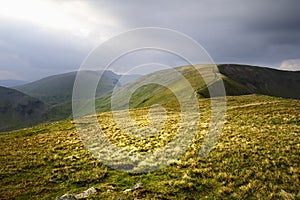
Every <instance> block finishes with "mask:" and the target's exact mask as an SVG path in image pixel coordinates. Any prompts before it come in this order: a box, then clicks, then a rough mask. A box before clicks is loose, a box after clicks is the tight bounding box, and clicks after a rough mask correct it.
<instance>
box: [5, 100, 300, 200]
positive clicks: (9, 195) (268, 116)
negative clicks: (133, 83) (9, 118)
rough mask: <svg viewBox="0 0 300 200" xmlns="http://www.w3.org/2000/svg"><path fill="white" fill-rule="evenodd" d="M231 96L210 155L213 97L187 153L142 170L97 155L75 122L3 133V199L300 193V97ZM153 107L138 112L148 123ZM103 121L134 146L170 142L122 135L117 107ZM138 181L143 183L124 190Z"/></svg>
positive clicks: (121, 141) (118, 139) (113, 135)
mask: <svg viewBox="0 0 300 200" xmlns="http://www.w3.org/2000/svg"><path fill="white" fill-rule="evenodd" d="M227 100H228V107H227V117H226V123H225V127H224V128H223V131H222V134H221V137H220V139H219V142H218V144H217V145H216V146H215V148H214V149H213V150H212V151H211V152H210V154H208V155H207V156H206V157H204V158H199V157H198V152H199V148H200V146H201V143H202V141H203V138H204V133H205V130H206V129H207V127H208V122H209V99H201V100H199V102H200V108H201V109H200V110H202V112H201V113H200V115H201V116H200V119H201V121H200V124H199V133H198V135H197V137H196V138H195V140H194V142H193V144H192V145H191V146H190V148H189V150H188V151H187V152H186V153H185V155H184V156H182V157H181V158H180V159H179V160H178V161H177V162H175V163H173V164H171V165H170V166H167V167H166V168H163V169H161V170H158V171H155V172H151V173H146V174H140V175H137V174H128V173H125V172H120V171H116V170H112V169H110V168H108V167H106V166H104V165H103V164H101V162H99V161H98V160H96V159H94V158H93V157H92V156H91V155H90V154H89V153H88V151H87V150H86V149H85V148H84V146H83V145H82V143H81V140H80V138H79V136H78V134H77V132H76V130H75V128H74V124H73V122H72V121H69V120H66V121H61V122H57V123H52V124H45V125H39V126H37V127H34V128H28V129H23V130H18V131H14V132H10V133H1V135H0V148H1V151H0V154H1V155H0V184H1V190H0V199H55V198H56V197H58V196H61V195H63V194H65V193H79V192H82V191H84V190H86V189H88V188H89V187H95V188H97V189H98V192H97V193H96V194H94V195H93V196H91V197H89V198H90V199H118V198H121V199H201V198H203V199H206V198H207V199H251V198H252V199H293V198H295V199H299V198H300V192H299V188H300V180H299V177H300V160H299V156H300V137H299V134H300V121H299V119H300V101H299V100H287V99H281V98H273V97H268V96H258V95H248V96H238V97H228V99H227ZM170 112H172V115H173V116H176V111H175V110H174V112H173V111H172V110H170ZM146 113H147V108H140V109H138V110H133V111H131V116H132V117H133V118H135V119H136V120H137V121H138V122H139V123H141V124H143V123H146V121H147V116H145V115H146ZM101 120H102V121H101ZM143 120H145V121H143ZM99 121H101V122H103V123H104V124H103V125H102V128H103V129H105V130H106V133H107V134H108V135H109V137H110V139H111V140H112V141H114V142H115V143H116V144H117V145H119V146H120V147H122V145H123V146H124V145H125V144H128V145H130V148H131V149H130V148H129V150H134V151H136V152H145V151H151V150H153V149H155V148H157V147H160V146H163V145H165V144H164V141H167V140H164V139H157V140H155V139H153V138H152V139H151V141H149V144H151V145H147V144H148V143H142V142H136V143H135V141H134V140H132V139H130V138H127V137H125V136H122V135H120V131H119V130H118V127H116V125H115V124H114V123H112V122H111V118H110V113H100V114H99ZM105 123H106V125H105ZM168 126H169V127H168ZM170 127H171V124H170V125H167V127H165V130H164V131H166V132H167V129H169V132H172V128H170ZM166 135H167V134H166ZM162 137H163V136H162ZM154 138H155V137H154ZM155 144H157V145H155ZM134 146H136V148H134ZM136 183H142V185H143V187H141V188H139V189H137V190H133V191H130V192H127V193H124V192H123V191H124V190H125V189H127V188H131V187H132V186H133V185H135V184H136Z"/></svg>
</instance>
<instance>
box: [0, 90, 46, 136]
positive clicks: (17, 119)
mask: <svg viewBox="0 0 300 200" xmlns="http://www.w3.org/2000/svg"><path fill="white" fill-rule="evenodd" d="M0 97H1V98H0V131H5V130H10V129H17V128H22V127H26V126H31V125H34V124H37V123H38V122H40V119H41V116H42V115H43V114H44V113H45V112H46V110H47V106H46V105H45V104H44V103H43V102H41V101H40V100H38V99H35V98H32V97H30V96H28V95H25V94H23V93H21V92H19V91H17V90H14V89H9V88H5V87H0Z"/></svg>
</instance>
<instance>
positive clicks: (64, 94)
mask: <svg viewBox="0 0 300 200" xmlns="http://www.w3.org/2000/svg"><path fill="white" fill-rule="evenodd" d="M76 73H77V72H70V73H65V74H59V75H54V76H49V77H46V78H43V79H41V80H38V81H35V82H32V83H28V84H25V85H21V86H17V87H14V89H17V90H19V91H21V92H23V93H25V94H28V95H30V96H32V97H35V98H38V99H40V100H42V101H43V102H45V103H47V104H51V105H54V104H60V103H64V102H67V101H71V100H72V92H73V85H74V81H75V78H76ZM80 73H82V77H84V79H85V80H86V81H87V82H88V81H90V80H97V79H98V78H99V72H95V71H81V72H80ZM111 73H113V72H107V73H104V74H103V77H102V79H101V81H100V82H99V86H100V85H101V87H98V89H97V91H96V96H100V95H102V94H105V93H107V92H110V91H111V90H112V89H113V88H114V87H115V85H118V84H119V83H118V80H117V79H116V78H114V77H113V76H112V75H111Z"/></svg>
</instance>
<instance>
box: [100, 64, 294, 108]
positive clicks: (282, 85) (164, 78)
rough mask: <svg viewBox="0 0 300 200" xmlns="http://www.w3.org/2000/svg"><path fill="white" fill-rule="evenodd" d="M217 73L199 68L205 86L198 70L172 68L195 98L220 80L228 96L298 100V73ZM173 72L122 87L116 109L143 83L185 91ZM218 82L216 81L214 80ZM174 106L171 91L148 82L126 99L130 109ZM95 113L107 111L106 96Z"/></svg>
mask: <svg viewBox="0 0 300 200" xmlns="http://www.w3.org/2000/svg"><path fill="white" fill-rule="evenodd" d="M217 67H218V69H219V73H217V74H214V73H213V72H214V71H213V68H211V67H209V66H208V67H206V68H205V67H201V73H202V76H205V78H206V79H207V82H208V86H207V85H206V84H205V82H204V80H203V78H202V77H201V76H200V74H199V73H198V71H197V70H196V69H195V68H193V67H192V66H181V67H177V68H175V70H177V72H179V73H181V74H182V75H183V77H184V78H185V79H186V80H188V81H189V83H190V85H191V86H192V88H193V89H194V91H195V93H196V94H197V95H198V98H203V97H205V98H207V97H209V96H210V95H209V92H208V91H209V89H208V87H209V88H213V87H216V86H217V85H218V84H219V83H220V79H218V77H219V78H221V79H222V81H223V83H224V87H225V91H226V95H228V96H237V95H245V94H264V95H269V96H277V97H283V98H294V99H300V72H290V71H280V70H275V69H270V68H263V67H255V66H248V65H233V64H227V65H218V66H217ZM173 71H174V69H171V70H170V69H167V70H161V71H157V72H154V73H151V74H148V75H145V76H143V77H141V78H139V79H137V80H135V81H133V82H131V83H129V84H128V85H125V86H124V87H121V88H120V89H119V91H118V92H117V93H116V94H117V95H118V99H119V102H120V105H119V106H120V108H124V106H125V104H124V103H123V104H122V101H123V100H124V99H125V98H126V96H127V95H128V93H129V92H130V91H132V89H133V88H135V87H136V85H143V83H147V82H158V83H159V82H160V83H162V82H164V83H166V84H167V85H168V87H169V88H173V91H177V92H179V93H183V92H185V91H186V90H187V89H188V87H189V85H187V84H185V81H184V79H183V78H182V77H180V76H174V73H173ZM218 80H219V81H218ZM157 103H160V104H169V105H172V104H178V101H177V100H176V97H175V95H174V94H173V92H172V91H171V90H170V89H168V88H167V87H164V86H162V85H159V84H155V83H151V84H147V85H144V86H141V87H139V88H137V89H136V90H135V91H134V92H133V94H132V96H131V98H130V108H136V107H143V106H151V105H153V104H157ZM96 105H97V108H98V111H106V110H109V109H110V99H109V98H108V96H107V95H106V96H103V97H99V98H98V99H97V100H96Z"/></svg>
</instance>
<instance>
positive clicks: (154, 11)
mask: <svg viewBox="0 0 300 200" xmlns="http://www.w3.org/2000/svg"><path fill="white" fill-rule="evenodd" d="M66 2H67V3H69V4H72V3H74V2H73V1H66ZM85 4H86V5H87V6H88V7H89V8H91V10H92V11H93V12H94V13H102V12H103V13H105V14H106V15H107V16H110V17H111V18H112V19H114V20H116V21H117V22H118V28H117V29H115V30H114V32H113V33H114V34H118V33H120V32H121V31H126V30H128V29H131V28H137V27H146V26H156V27H165V28H170V29H174V30H178V31H180V32H183V33H185V34H187V35H189V36H191V37H192V38H194V39H195V40H196V41H198V42H199V43H200V44H201V45H202V46H203V47H204V48H205V49H206V50H207V51H208V53H209V54H210V55H211V56H212V58H213V59H214V61H215V62H234V63H248V64H254V65H265V66H269V67H279V66H280V64H281V63H282V62H283V61H284V60H289V59H299V58H300V12H299V8H300V1H298V0H278V1H272V0H264V1H261V0H253V1H239V0H227V1H224V0H194V1H192V0H187V1H178V0H165V1H158V0H153V1H140V0H131V1H126V2H124V1H121V0H115V1H86V2H85ZM86 14H89V13H86ZM93 17H94V19H95V21H97V20H103V18H102V19H100V17H99V16H98V15H97V14H95V15H93ZM97 17H98V18H97ZM0 24H1V25H0V60H1V62H2V63H1V65H0V66H1V68H0V70H3V71H5V70H6V71H7V70H11V71H14V72H15V73H18V74H19V75H21V76H24V77H25V78H29V79H34V78H35V76H44V75H47V74H53V73H56V72H57V73H59V72H62V71H67V70H75V69H76V68H77V67H78V65H79V64H80V63H81V61H82V60H83V59H84V57H85V56H86V55H87V53H88V52H89V50H91V49H92V47H93V46H95V45H96V44H97V42H99V41H98V40H95V44H93V45H91V44H90V43H88V42H87V41H86V40H85V39H78V37H75V36H74V35H72V34H70V33H68V32H63V31H61V32H53V31H49V30H45V29H39V28H38V27H37V26H34V25H31V24H30V23H20V22H15V21H9V20H7V19H4V18H2V20H1V23H0ZM96 25H97V27H94V32H93V33H92V34H93V35H97V33H98V32H99V33H101V32H102V31H104V27H101V23H98V24H97V23H96ZM116 30H118V31H116ZM110 36H113V35H107V37H110ZM9 60H10V62H9ZM125 60H126V59H125ZM119 64H120V65H122V63H119ZM126 64H127V65H128V64H130V62H128V59H127V60H126ZM133 64H134V62H133ZM171 64H172V65H176V63H174V62H171ZM21 65H22V66H21ZM32 71H35V74H34V73H32Z"/></svg>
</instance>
